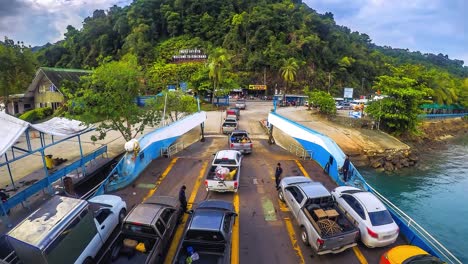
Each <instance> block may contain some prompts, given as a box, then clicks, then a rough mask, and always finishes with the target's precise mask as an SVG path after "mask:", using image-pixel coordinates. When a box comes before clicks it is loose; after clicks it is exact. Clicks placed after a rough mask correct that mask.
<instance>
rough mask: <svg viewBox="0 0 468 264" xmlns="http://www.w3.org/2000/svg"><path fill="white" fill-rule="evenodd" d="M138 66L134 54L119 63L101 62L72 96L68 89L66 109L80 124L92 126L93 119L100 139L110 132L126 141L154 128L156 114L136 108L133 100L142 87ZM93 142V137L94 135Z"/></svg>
mask: <svg viewBox="0 0 468 264" xmlns="http://www.w3.org/2000/svg"><path fill="white" fill-rule="evenodd" d="M141 77H142V73H141V67H140V66H139V65H138V63H137V58H136V56H134V55H126V56H125V57H124V58H122V60H120V61H112V62H104V63H102V64H101V65H100V66H99V67H97V68H96V69H95V70H94V72H93V74H92V75H91V76H87V77H83V78H82V81H81V87H80V88H79V89H78V91H77V92H76V93H74V94H72V93H70V92H69V91H68V89H67V95H68V97H69V100H68V103H67V105H68V109H69V111H71V112H72V113H76V112H78V113H81V121H83V122H84V123H86V124H91V123H93V122H94V121H95V120H96V118H97V119H98V120H102V121H101V122H99V123H98V124H97V127H96V128H97V131H98V132H99V139H103V138H105V136H106V132H107V131H108V130H109V129H111V130H117V131H119V132H120V133H121V134H122V136H123V137H124V139H125V140H126V141H129V140H130V139H132V138H134V137H136V136H137V135H138V134H139V133H143V130H144V129H145V127H146V126H148V125H155V124H157V123H158V121H159V120H160V118H159V117H158V116H157V113H156V112H154V111H150V110H147V109H142V108H140V107H138V106H137V105H136V104H135V103H134V100H135V98H136V97H137V96H138V95H139V93H140V92H139V90H140V86H141V83H142V82H141ZM92 139H93V140H96V137H94V136H93V138H92Z"/></svg>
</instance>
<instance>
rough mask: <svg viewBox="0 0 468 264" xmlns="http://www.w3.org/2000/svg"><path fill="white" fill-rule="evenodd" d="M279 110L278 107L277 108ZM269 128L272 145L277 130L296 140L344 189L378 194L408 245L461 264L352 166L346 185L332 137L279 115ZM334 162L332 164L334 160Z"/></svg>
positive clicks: (271, 117) (271, 115)
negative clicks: (362, 190)
mask: <svg viewBox="0 0 468 264" xmlns="http://www.w3.org/2000/svg"><path fill="white" fill-rule="evenodd" d="M275 110H276V105H275ZM268 124H269V127H270V128H269V129H270V142H273V141H272V132H273V129H274V128H276V129H279V130H281V131H282V132H283V133H285V134H287V135H289V136H291V137H292V138H294V139H295V140H296V141H297V142H298V143H299V144H300V145H301V146H302V147H303V148H304V149H305V150H306V151H307V153H308V154H309V155H310V157H311V159H313V160H315V161H316V162H317V163H318V164H320V166H322V168H326V167H328V169H327V170H328V175H329V176H330V177H331V178H332V179H333V180H334V181H335V182H336V183H337V184H338V185H340V186H342V185H354V186H355V187H358V188H361V189H365V190H367V191H370V192H372V193H374V194H375V195H376V196H377V197H378V198H379V199H380V200H381V201H382V202H383V203H384V204H385V206H387V208H388V209H389V211H390V212H391V213H392V216H393V219H394V220H395V222H396V223H397V224H398V226H399V228H400V234H403V235H404V236H405V237H406V239H407V241H408V243H409V244H412V245H416V246H418V247H421V248H422V249H424V250H425V251H427V252H429V253H430V254H432V255H434V256H438V257H439V258H441V259H442V260H444V261H446V262H447V263H460V264H461V261H460V260H458V259H457V258H456V257H455V256H454V255H453V254H452V253H451V252H450V251H449V250H448V249H447V248H445V247H444V246H443V245H442V244H441V243H440V242H439V241H437V240H436V239H435V238H434V237H433V236H432V235H431V234H429V232H427V231H426V230H424V228H422V227H421V226H420V225H419V224H418V223H416V222H415V221H414V220H413V219H411V217H409V216H408V215H406V214H405V213H404V212H403V211H402V210H401V209H399V208H398V207H397V206H395V205H394V204H393V203H391V202H390V201H389V200H387V199H386V198H385V197H384V196H383V195H381V194H380V193H378V192H377V191H376V190H375V189H373V188H372V187H371V186H369V185H368V184H367V182H366V181H365V180H364V178H363V177H362V176H361V174H360V173H359V172H358V171H357V170H356V168H355V167H354V165H353V164H352V163H350V168H349V172H348V175H349V177H350V178H349V179H350V180H348V182H346V183H345V182H343V180H342V179H341V177H340V169H341V167H342V166H343V163H344V160H345V154H344V152H343V151H342V150H341V148H340V147H338V145H337V144H336V143H335V142H334V141H333V140H332V139H330V138H329V137H327V136H325V135H323V134H321V133H319V132H317V131H315V130H313V129H311V128H308V127H305V126H303V125H301V124H298V123H296V122H294V121H291V120H289V119H287V118H285V117H283V116H281V115H279V114H277V113H276V111H274V112H272V113H269V115H268ZM331 159H332V160H333V162H332V163H331V164H330V160H331Z"/></svg>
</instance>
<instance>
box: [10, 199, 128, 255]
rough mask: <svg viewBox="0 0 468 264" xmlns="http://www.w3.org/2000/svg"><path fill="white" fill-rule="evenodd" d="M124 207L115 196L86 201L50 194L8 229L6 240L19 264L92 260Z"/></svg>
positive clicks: (117, 223) (124, 210)
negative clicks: (39, 206) (25, 216)
mask: <svg viewBox="0 0 468 264" xmlns="http://www.w3.org/2000/svg"><path fill="white" fill-rule="evenodd" d="M126 210H127V206H126V204H125V202H124V201H123V200H122V199H121V198H120V197H119V196H115V195H99V196H96V197H94V198H92V199H90V200H88V201H86V200H80V199H75V198H70V197H63V196H54V197H52V198H51V199H50V200H49V201H47V203H45V204H44V205H43V206H41V208H39V209H38V210H36V211H34V212H33V213H32V214H31V215H29V216H28V217H27V218H25V219H24V220H23V221H22V222H21V223H19V224H18V225H17V226H15V227H14V228H13V229H12V230H11V231H10V232H8V234H7V239H8V242H9V243H10V245H11V246H12V247H13V249H14V251H15V253H16V256H17V257H18V259H19V261H20V262H21V263H38V264H49V263H76V264H78V263H80V264H81V263H95V262H96V259H97V257H98V256H97V255H98V252H99V251H100V249H101V247H102V246H103V245H104V243H105V242H106V240H107V239H108V238H109V237H110V235H111V234H112V232H113V231H114V229H115V228H116V227H117V226H118V225H119V224H120V223H121V222H122V220H123V219H124V218H125V215H126Z"/></svg>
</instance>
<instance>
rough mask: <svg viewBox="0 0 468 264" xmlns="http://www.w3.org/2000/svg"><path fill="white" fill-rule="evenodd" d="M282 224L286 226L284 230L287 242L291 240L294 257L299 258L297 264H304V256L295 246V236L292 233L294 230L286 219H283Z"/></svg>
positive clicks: (297, 246) (296, 245) (289, 220)
mask: <svg viewBox="0 0 468 264" xmlns="http://www.w3.org/2000/svg"><path fill="white" fill-rule="evenodd" d="M284 223H285V224H286V230H287V231H288V235H289V240H291V244H292V246H293V249H294V251H296V255H297V256H298V257H299V260H300V261H299V263H301V264H304V263H305V261H304V255H302V251H301V248H300V247H299V245H298V244H297V239H296V234H295V233H294V228H293V226H292V223H291V219H289V218H288V217H285V218H284Z"/></svg>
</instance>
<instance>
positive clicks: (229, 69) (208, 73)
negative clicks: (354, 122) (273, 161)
mask: <svg viewBox="0 0 468 264" xmlns="http://www.w3.org/2000/svg"><path fill="white" fill-rule="evenodd" d="M312 8H313V7H312ZM312 8H311V7H308V6H307V5H306V4H303V3H302V2H301V1H298V0H256V1H252V0H242V1H241V0H226V1H217V0H135V1H134V2H133V3H132V4H131V5H129V6H126V7H123V8H122V7H118V6H113V7H110V8H109V10H106V11H104V10H96V11H94V13H93V15H92V16H91V17H87V18H86V19H85V20H84V21H83V28H82V29H80V30H78V29H76V28H74V27H73V26H68V27H67V32H66V33H65V34H64V40H62V41H59V42H57V43H55V44H49V43H48V44H46V45H45V46H43V47H35V48H33V49H32V50H33V51H34V53H31V51H25V48H24V45H22V44H19V43H18V44H15V43H14V42H13V41H12V40H9V39H6V40H5V42H0V59H1V60H0V88H2V91H3V95H4V97H5V96H6V97H7V98H8V94H13V93H15V92H21V91H20V87H23V90H24V89H25V88H26V87H27V85H25V84H26V82H24V81H22V82H19V81H17V82H16V83H13V81H14V80H25V79H27V78H24V76H25V75H29V74H30V75H31V79H32V75H33V74H32V72H33V71H32V69H33V68H34V67H35V66H36V65H37V66H48V67H62V68H81V69H97V68H98V67H101V66H102V67H103V68H105V67H108V66H107V65H106V64H107V63H112V61H122V59H123V58H124V57H125V56H126V55H130V54H131V55H132V56H134V57H135V58H136V63H137V65H138V68H139V70H138V71H139V73H138V74H137V75H135V76H138V80H139V81H138V82H137V83H135V81H134V80H133V81H131V83H132V85H133V84H135V85H136V86H135V89H136V90H135V91H138V93H139V94H155V93H157V92H159V91H161V90H163V89H165V88H166V87H167V86H168V85H179V84H180V83H181V82H185V83H187V84H188V88H189V89H192V90H193V91H195V92H201V93H205V94H206V93H209V92H211V91H213V90H215V91H216V92H215V93H216V94H218V95H219V94H225V93H227V92H228V91H229V90H231V89H234V88H239V87H244V88H245V87H247V86H248V85H249V84H263V83H265V84H266V85H267V87H268V90H267V92H266V94H268V95H271V94H274V93H275V92H281V93H284V92H286V93H293V92H296V93H304V92H306V93H311V96H312V95H314V96H315V95H317V96H319V95H322V93H320V92H326V93H327V94H329V95H331V96H335V97H342V96H343V88H344V87H353V88H354V97H357V96H360V95H365V96H368V95H371V94H375V93H376V92H377V91H380V92H387V93H388V94H391V95H399V96H396V97H395V98H394V99H395V100H400V103H401V99H403V100H409V101H411V106H408V107H392V104H393V106H397V105H398V103H397V102H394V103H391V102H389V104H388V106H389V107H384V108H383V109H384V110H385V111H387V112H388V111H390V112H389V113H388V114H387V115H384V113H382V112H381V111H382V107H379V108H378V111H377V110H376V109H377V108H375V107H374V108H373V109H374V111H373V112H372V113H371V115H373V116H374V117H377V116H379V117H381V118H382V119H388V117H389V116H399V118H397V119H396V121H395V122H396V123H395V124H393V123H392V124H391V125H390V124H389V126H388V127H389V128H391V130H394V131H395V130H398V131H400V132H401V131H405V130H413V129H414V127H415V124H416V122H417V120H416V119H415V118H416V117H414V118H413V117H411V120H409V121H408V120H404V119H405V118H407V117H408V116H409V115H408V114H407V112H406V111H411V110H412V109H414V108H415V107H416V108H417V107H418V105H421V104H422V103H439V104H459V105H463V106H464V107H465V108H466V107H467V106H468V67H467V66H463V61H460V60H451V59H449V58H448V56H446V55H443V54H438V55H435V54H421V53H420V52H410V51H408V50H404V49H392V48H390V47H379V46H376V45H375V44H373V43H372V41H371V39H370V37H369V36H368V35H366V34H363V33H359V32H351V30H350V29H349V28H347V27H345V26H340V25H337V24H336V23H335V21H334V18H333V14H332V13H325V14H319V13H317V12H316V11H315V10H313V9H312ZM181 49H200V50H202V51H203V52H204V53H205V54H207V55H208V60H207V61H206V62H205V61H202V62H189V63H180V64H175V63H173V61H172V56H174V55H179V51H180V50H181ZM15 54H16V55H15ZM31 54H34V56H31ZM15 56H16V57H15ZM15 58H20V59H15ZM36 60H37V61H36ZM8 62H10V63H8ZM12 64H14V67H13V66H12ZM23 64H28V65H27V66H24V65H23ZM15 65H16V66H15ZM31 65H33V66H32V67H31ZM23 66H24V67H23ZM23 69H24V70H23ZM16 75H17V76H18V77H21V78H19V79H18V78H15V76H16ZM109 78H111V79H112V75H111V76H109ZM122 85H123V87H126V85H125V84H124V83H123V84H122ZM395 85H396V86H395ZM88 86H89V85H88ZM89 87H91V86H89ZM132 87H133V86H132ZM399 90H407V91H406V92H407V94H406V95H402V94H401V91H399ZM212 96H213V94H212ZM7 100H8V99H7ZM388 100H391V98H390V99H387V101H388ZM371 109H372V108H371ZM333 110H334V109H331V112H334V111H333ZM379 111H380V112H379ZM391 111H393V112H391ZM402 111H404V112H402ZM325 112H328V111H325ZM413 114H414V115H416V114H417V113H413ZM399 120H400V121H399ZM401 120H403V121H401ZM401 122H403V123H401Z"/></svg>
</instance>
